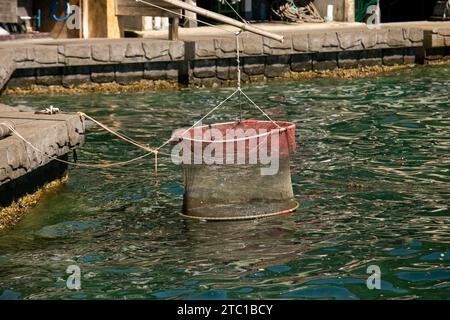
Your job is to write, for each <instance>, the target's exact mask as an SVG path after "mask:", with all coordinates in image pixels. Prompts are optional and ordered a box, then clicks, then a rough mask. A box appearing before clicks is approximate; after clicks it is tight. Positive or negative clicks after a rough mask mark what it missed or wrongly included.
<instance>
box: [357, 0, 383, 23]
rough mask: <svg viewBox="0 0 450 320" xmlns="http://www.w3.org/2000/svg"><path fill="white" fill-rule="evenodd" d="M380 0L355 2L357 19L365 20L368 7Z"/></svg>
mask: <svg viewBox="0 0 450 320" xmlns="http://www.w3.org/2000/svg"><path fill="white" fill-rule="evenodd" d="M377 2H378V0H356V3H355V21H356V22H365V19H366V15H367V8H368V7H369V6H372V5H376V4H377Z"/></svg>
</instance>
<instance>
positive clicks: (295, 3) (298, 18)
mask: <svg viewBox="0 0 450 320" xmlns="http://www.w3.org/2000/svg"><path fill="white" fill-rule="evenodd" d="M272 12H273V13H274V14H275V15H276V16H278V17H279V18H280V19H281V20H282V21H287V22H296V23H303V22H309V23H312V22H315V23H320V22H325V20H324V19H323V18H322V16H321V15H320V13H319V11H318V10H317V8H316V7H315V6H314V4H313V3H312V0H277V1H274V2H273V3H272Z"/></svg>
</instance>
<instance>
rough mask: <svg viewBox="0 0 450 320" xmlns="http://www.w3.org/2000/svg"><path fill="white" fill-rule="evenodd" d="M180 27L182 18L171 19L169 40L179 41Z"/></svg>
mask: <svg viewBox="0 0 450 320" xmlns="http://www.w3.org/2000/svg"><path fill="white" fill-rule="evenodd" d="M179 25H180V18H178V17H173V18H169V40H178V26H179Z"/></svg>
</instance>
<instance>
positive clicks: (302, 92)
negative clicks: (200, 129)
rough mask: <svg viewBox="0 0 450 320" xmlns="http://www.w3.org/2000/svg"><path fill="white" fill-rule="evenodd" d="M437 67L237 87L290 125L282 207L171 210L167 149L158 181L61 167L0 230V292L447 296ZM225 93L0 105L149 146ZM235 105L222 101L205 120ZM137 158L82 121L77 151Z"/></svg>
mask: <svg viewBox="0 0 450 320" xmlns="http://www.w3.org/2000/svg"><path fill="white" fill-rule="evenodd" d="M449 72H450V68H449V67H448V66H447V67H444V66H439V67H436V68H415V69H412V70H405V71H402V72H399V73H396V74H391V75H386V76H382V77H377V78H372V79H359V80H335V79H333V80H326V79H321V80H310V81H307V82H297V83H271V84H268V85H258V86H252V87H249V88H246V90H247V91H248V92H249V94H250V95H251V96H252V97H253V98H254V99H255V100H256V101H257V102H258V103H260V104H261V105H262V106H264V107H265V109H266V110H267V111H268V112H269V114H270V115H271V116H273V117H274V118H276V119H284V120H289V121H294V122H295V123H296V124H297V128H298V131H299V132H298V142H299V145H298V152H297V153H296V154H295V155H294V156H293V158H292V163H291V169H292V179H293V185H294V192H295V196H296V199H297V200H298V201H299V202H300V204H301V207H300V209H299V210H298V211H297V212H296V213H295V214H293V215H289V216H284V217H277V218H270V219H265V220H258V221H245V222H242V221H241V222H225V223H202V222H196V221H190V220H185V219H183V218H181V217H180V216H179V212H180V208H181V203H182V193H183V188H182V186H183V181H182V174H181V168H179V167H177V166H175V165H173V164H172V163H171V162H170V159H167V158H161V159H160V168H159V176H158V178H156V177H155V176H154V175H153V173H152V168H153V159H151V158H148V159H143V160H142V161H140V162H139V163H136V165H134V166H131V167H125V168H114V169H110V170H84V169H81V170H80V169H75V168H74V169H71V172H70V182H69V183H68V184H67V185H66V186H64V187H62V188H60V189H59V190H57V191H55V192H53V193H51V194H48V195H47V196H46V197H45V198H44V199H43V200H42V201H41V203H40V204H39V205H38V206H37V207H36V208H35V209H34V210H33V212H32V213H31V214H30V215H28V216H27V217H26V219H24V220H23V221H22V222H21V223H20V224H19V225H18V226H17V228H15V229H13V230H11V231H9V232H6V233H2V234H0V299H29V298H72V299H93V298H119V299H122V298H142V299H175V298H177V299H178V298H190V299H195V298H211V299H213V298H232V299H235V298H237V299H239V298H295V299H307V298H314V299H324V298H330V299H379V298H402V299H410V298H418V297H419V298H438V299H445V298H448V297H449V296H450V291H449V275H448V271H449V267H448V259H449V257H448V256H449V254H448V253H449V251H450V245H449V243H450V230H449V227H450V223H449V215H450V212H449V206H448V204H449V203H450V201H449V200H450V192H449V190H450V189H449V187H448V185H449V183H450V178H449V174H448V173H449V170H450V167H449V163H450V158H449V146H450V138H449V137H450V121H449V119H450V108H449V107H450V106H449V102H448V95H449V90H448V89H449V88H450V82H449V77H448V74H449ZM437 83H438V84H439V85H436V84H437ZM230 90H231V89H227V88H221V89H204V90H182V91H179V92H157V93H154V92H153V93H136V94H129V95H114V94H108V95H98V94H97V95H79V96H74V97H61V96H48V97H5V98H4V100H5V101H4V102H6V103H11V104H28V105H33V106H35V108H36V109H42V107H44V106H47V105H50V104H52V105H55V106H58V107H61V108H62V109H63V110H65V111H86V112H87V113H89V114H91V115H92V116H94V117H97V118H99V119H100V120H102V121H103V122H105V123H107V124H108V125H110V126H112V127H114V128H115V129H117V130H121V131H122V132H124V133H125V134H127V135H129V136H131V137H133V138H134V139H136V140H138V141H141V142H143V143H149V144H150V145H159V144H160V143H161V142H163V141H164V140H165V139H166V138H167V137H170V135H171V133H172V130H173V129H175V128H180V127H185V126H187V125H191V124H192V123H193V121H194V120H195V119H198V118H199V116H200V115H201V114H203V113H204V112H205V110H207V109H208V108H209V107H210V106H214V105H215V104H217V103H218V102H219V101H220V100H221V98H222V97H225V96H227V95H228V94H229V93H230V92H231V91H230ZM238 114H239V110H238V108H237V107H235V106H233V105H232V106H230V107H229V108H228V109H226V112H224V113H222V114H220V115H217V116H215V117H214V118H213V119H212V120H211V121H225V120H230V119H234V118H235V117H237V116H238ZM257 114H258V112H257V111H255V110H254V109H253V108H248V110H247V111H246V116H248V117H253V116H256V115H257ZM139 155H141V151H140V150H136V149H134V148H133V147H130V146H128V145H125V144H123V143H122V142H120V141H118V140H116V139H115V138H113V137H111V136H109V135H107V134H105V133H104V132H103V131H101V130H99V129H98V128H95V127H93V128H91V130H90V132H89V134H88V135H87V144H86V145H85V146H84V147H83V148H82V150H80V152H79V161H88V162H90V161H92V162H98V161H104V160H105V159H106V160H113V161H123V160H128V159H130V158H133V157H136V156H139ZM70 264H77V265H79V266H80V267H81V269H82V274H83V279H82V290H81V291H79V292H76V293H74V292H70V291H68V290H67V289H66V288H65V279H66V277H67V275H66V274H65V270H66V268H67V266H68V265H70ZM373 264H375V265H378V266H380V268H381V271H382V285H381V287H382V288H381V290H379V291H378V290H368V289H367V287H366V279H367V277H368V274H367V273H366V271H367V267H368V266H369V265H373Z"/></svg>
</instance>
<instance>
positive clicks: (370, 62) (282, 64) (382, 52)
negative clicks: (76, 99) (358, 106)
mask: <svg viewBox="0 0 450 320" xmlns="http://www.w3.org/2000/svg"><path fill="white" fill-rule="evenodd" d="M284 36H285V41H284V42H283V43H278V42H276V41H273V40H270V39H264V38H262V37H260V36H255V35H252V34H248V33H244V34H243V35H242V36H241V37H240V38H241V40H240V49H241V50H240V54H241V56H242V66H243V80H252V79H263V78H278V77H283V76H284V75H285V74H286V73H289V72H302V71H314V70H316V71H320V70H329V69H335V68H356V67H362V66H374V65H394V64H412V63H415V62H418V63H427V62H429V61H433V60H436V59H446V58H450V52H449V48H450V45H449V44H450V27H449V28H436V29H431V30H428V29H427V30H425V29H423V28H418V27H411V26H406V27H402V26H401V25H397V26H395V27H393V26H387V27H383V28H381V29H378V30H371V29H368V28H367V27H364V26H361V27H358V28H348V29H342V28H341V29H339V30H337V31H330V30H329V29H323V30H309V31H305V30H300V31H294V32H286V33H284ZM9 50H10V52H11V51H12V52H13V54H11V53H9V56H5V57H6V58H2V61H10V62H8V63H6V64H5V67H3V68H4V69H0V86H1V85H2V83H1V81H2V80H1V78H3V83H5V82H6V80H5V79H7V78H9V77H11V78H10V80H9V82H8V87H9V88H29V87H31V86H33V85H42V86H49V85H62V86H66V87H70V86H76V85H80V84H87V83H110V82H116V83H119V84H128V83H131V82H135V81H139V80H141V79H147V80H167V81H172V82H179V83H183V84H187V85H189V84H201V85H203V84H204V85H208V84H211V83H223V82H229V81H232V80H235V77H236V76H235V74H236V72H235V70H236V61H235V60H236V42H235V39H234V37H232V36H231V37H230V36H228V37H198V38H194V39H185V40H184V41H168V40H158V39H145V38H127V39H117V40H106V39H99V40H96V41H94V40H84V41H80V40H72V41H62V42H55V41H53V42H49V43H38V44H33V45H26V44H23V45H19V46H16V47H14V48H10V49H9ZM11 66H13V67H11ZM11 68H12V69H15V71H14V72H13V73H12V71H11ZM2 70H4V71H2ZM11 73H12V75H11Z"/></svg>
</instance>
